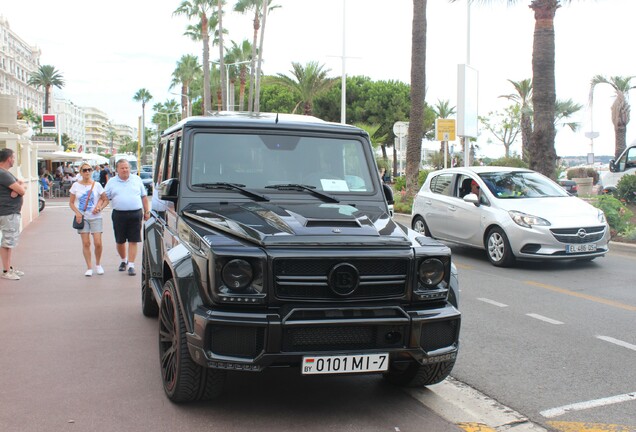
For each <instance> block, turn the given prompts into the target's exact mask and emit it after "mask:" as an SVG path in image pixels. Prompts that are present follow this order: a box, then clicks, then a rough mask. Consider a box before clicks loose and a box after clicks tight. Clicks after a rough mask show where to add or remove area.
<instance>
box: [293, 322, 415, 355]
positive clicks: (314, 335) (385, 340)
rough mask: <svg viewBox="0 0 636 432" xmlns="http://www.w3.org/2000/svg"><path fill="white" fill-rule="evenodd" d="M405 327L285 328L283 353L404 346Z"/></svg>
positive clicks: (340, 326)
mask: <svg viewBox="0 0 636 432" xmlns="http://www.w3.org/2000/svg"><path fill="white" fill-rule="evenodd" d="M406 331H407V330H406V327H405V326H398V325H383V326H372V325H360V326H356V325H348V326H343V325H339V326H312V327H288V328H286V329H285V330H284V331H283V351H284V352H302V351H313V352H318V351H343V350H369V349H388V348H395V347H401V346H404V345H405V340H406V334H407V333H406Z"/></svg>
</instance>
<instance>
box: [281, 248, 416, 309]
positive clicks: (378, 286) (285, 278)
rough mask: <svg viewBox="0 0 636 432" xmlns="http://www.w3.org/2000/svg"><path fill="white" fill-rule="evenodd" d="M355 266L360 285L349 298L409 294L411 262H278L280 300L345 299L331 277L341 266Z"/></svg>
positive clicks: (369, 260)
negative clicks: (338, 291) (344, 264)
mask: <svg viewBox="0 0 636 432" xmlns="http://www.w3.org/2000/svg"><path fill="white" fill-rule="evenodd" d="M342 263H347V264H350V265H352V266H354V267H355V268H356V270H357V272H358V274H359V276H360V282H359V285H358V287H357V289H355V290H354V291H353V292H352V293H350V294H348V295H346V298H347V299H372V298H386V297H393V298H399V297H401V296H403V295H404V293H405V291H406V280H407V272H408V266H409V261H408V260H407V259H346V260H345V259H293V258H285V259H277V260H275V261H274V286H275V289H276V296H277V297H278V298H280V299H305V300H341V299H342V298H343V296H342V295H338V294H336V293H335V292H334V291H333V290H332V287H331V286H330V281H329V274H330V272H331V270H332V269H333V268H334V267H335V266H337V265H338V264H342Z"/></svg>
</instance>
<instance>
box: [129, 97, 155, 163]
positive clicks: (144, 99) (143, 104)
mask: <svg viewBox="0 0 636 432" xmlns="http://www.w3.org/2000/svg"><path fill="white" fill-rule="evenodd" d="M150 99H152V95H151V94H150V92H149V91H148V90H147V89H145V88H142V89H139V90H138V91H137V93H135V95H134V96H133V100H134V101H135V102H141V143H145V132H146V118H145V115H146V102H148V101H149V100H150ZM139 145H141V144H139ZM139 150H140V149H139V147H137V152H138V153H139ZM138 157H139V156H138Z"/></svg>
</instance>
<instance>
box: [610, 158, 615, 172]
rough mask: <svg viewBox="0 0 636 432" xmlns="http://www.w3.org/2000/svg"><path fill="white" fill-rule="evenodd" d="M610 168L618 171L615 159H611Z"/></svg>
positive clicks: (612, 170)
mask: <svg viewBox="0 0 636 432" xmlns="http://www.w3.org/2000/svg"><path fill="white" fill-rule="evenodd" d="M609 170H610V171H611V172H616V162H615V161H614V159H611V160H610V161H609Z"/></svg>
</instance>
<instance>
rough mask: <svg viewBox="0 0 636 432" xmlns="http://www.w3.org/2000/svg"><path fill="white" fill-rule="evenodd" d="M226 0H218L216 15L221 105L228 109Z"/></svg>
mask: <svg viewBox="0 0 636 432" xmlns="http://www.w3.org/2000/svg"><path fill="white" fill-rule="evenodd" d="M224 4H225V0H217V11H216V16H217V17H218V20H219V21H218V26H217V28H218V33H219V68H220V69H221V106H222V109H227V83H226V76H225V75H224V74H223V71H224V70H225V47H224V46H223V5H224Z"/></svg>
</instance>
